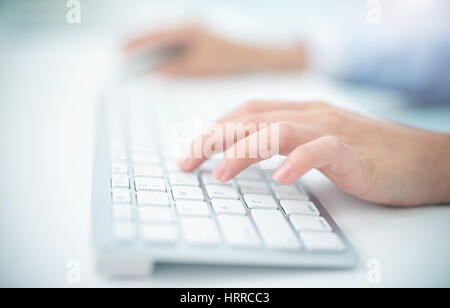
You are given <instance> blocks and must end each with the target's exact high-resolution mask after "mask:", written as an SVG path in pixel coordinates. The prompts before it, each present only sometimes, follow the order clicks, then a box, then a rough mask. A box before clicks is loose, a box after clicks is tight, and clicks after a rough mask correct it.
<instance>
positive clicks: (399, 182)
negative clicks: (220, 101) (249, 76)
mask: <svg viewBox="0 0 450 308" xmlns="http://www.w3.org/2000/svg"><path fill="white" fill-rule="evenodd" d="M226 123H242V124H245V125H247V127H250V126H251V125H248V124H251V123H269V124H270V125H269V126H267V128H263V129H255V130H253V131H247V132H246V133H245V134H241V135H240V136H239V134H234V133H233V134H229V137H228V140H227V137H225V138H222V137H218V134H217V133H215V134H209V133H208V134H205V135H204V136H201V137H200V138H199V139H198V140H196V141H194V142H193V144H192V148H191V150H192V151H191V155H192V154H193V152H194V149H195V148H197V149H198V146H205V145H206V144H208V146H211V144H212V143H211V140H214V143H213V147H212V148H222V147H223V149H226V153H225V159H224V160H223V161H222V162H221V163H220V164H219V165H218V166H217V167H216V169H215V170H214V174H215V176H216V177H217V179H219V180H220V181H224V182H225V181H228V180H230V179H231V178H233V177H235V176H236V175H237V174H239V173H240V172H241V171H243V170H244V169H245V168H247V167H249V166H250V165H251V164H254V163H256V162H258V161H260V160H262V159H263V157H261V155H260V151H258V156H257V157H255V158H249V157H251V156H250V155H249V154H250V153H251V151H252V150H255V149H254V147H255V146H258V144H256V145H255V142H252V140H253V141H254V140H265V139H267V140H269V139H270V138H271V134H272V133H273V134H274V133H276V131H277V128H278V132H279V153H280V154H281V155H287V156H288V157H287V158H286V160H285V161H284V162H283V164H282V165H281V166H280V168H279V169H278V170H277V172H276V173H275V175H274V180H276V181H278V182H280V183H282V184H292V183H293V182H295V181H296V180H297V179H298V178H299V177H301V176H303V175H304V174H305V173H307V172H308V171H309V170H311V169H313V168H316V169H318V170H319V171H321V172H322V173H323V174H324V175H325V176H327V177H328V178H329V179H330V180H331V181H333V182H334V183H335V184H336V185H337V186H338V187H340V188H341V189H343V190H344V191H346V192H348V193H350V194H353V195H355V196H357V197H359V198H361V199H364V200H368V201H372V202H376V203H381V204H386V205H396V206H412V205H420V204H434V203H443V202H450V161H449V157H450V136H449V135H445V134H438V133H432V132H427V131H422V130H418V129H414V128H410V127H406V126H401V125H397V124H392V123H388V122H384V121H381V120H376V119H372V118H369V117H366V116H362V115H359V114H356V113H352V112H349V111H345V110H342V109H339V108H337V107H333V106H330V105H327V104H324V103H316V102H312V103H296V104H294V103H286V102H252V103H247V104H245V105H243V106H241V107H239V108H238V109H236V110H235V111H233V112H231V113H230V114H228V115H226V116H225V117H224V118H222V119H221V120H219V121H218V122H217V124H218V125H220V127H223V128H225V127H226ZM216 131H217V130H216ZM223 136H227V134H223ZM261 136H262V139H254V138H255V137H261ZM238 149H244V151H245V154H246V155H245V156H244V157H246V158H236V157H237V156H236V155H235V154H236V152H237V150H238ZM203 153H206V152H203ZM273 154H275V153H273ZM207 156H208V155H203V156H202V157H198V158H196V157H193V156H190V157H188V158H185V159H183V160H181V161H180V162H179V165H180V168H181V169H182V170H184V171H192V170H194V169H196V168H197V167H198V166H199V165H200V164H201V163H203V162H204V161H205V160H206V159H207ZM240 157H243V156H240ZM264 158H266V157H264Z"/></svg>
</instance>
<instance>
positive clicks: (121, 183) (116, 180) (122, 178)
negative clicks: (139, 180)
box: [111, 174, 130, 188]
mask: <svg viewBox="0 0 450 308" xmlns="http://www.w3.org/2000/svg"><path fill="white" fill-rule="evenodd" d="M111 186H112V187H113V188H130V181H129V180H128V175H127V174H113V176H112V178H111Z"/></svg>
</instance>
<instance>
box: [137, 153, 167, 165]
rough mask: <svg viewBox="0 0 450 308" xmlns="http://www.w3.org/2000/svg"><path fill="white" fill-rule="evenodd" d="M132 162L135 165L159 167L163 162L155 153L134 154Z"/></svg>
mask: <svg viewBox="0 0 450 308" xmlns="http://www.w3.org/2000/svg"><path fill="white" fill-rule="evenodd" d="M132 161H133V163H134V164H153V165H159V164H160V163H161V160H160V158H159V156H158V155H157V154H153V153H138V154H133V158H132Z"/></svg>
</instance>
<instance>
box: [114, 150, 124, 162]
mask: <svg viewBox="0 0 450 308" xmlns="http://www.w3.org/2000/svg"><path fill="white" fill-rule="evenodd" d="M111 160H112V161H115V162H126V161H127V160H128V155H127V152H125V151H113V152H112V153H111Z"/></svg>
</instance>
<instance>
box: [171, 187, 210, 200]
mask: <svg viewBox="0 0 450 308" xmlns="http://www.w3.org/2000/svg"><path fill="white" fill-rule="evenodd" d="M172 194H173V198H174V199H175V200H200V201H203V200H205V198H204V197H203V192H202V190H201V188H200V187H192V186H173V187H172Z"/></svg>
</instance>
